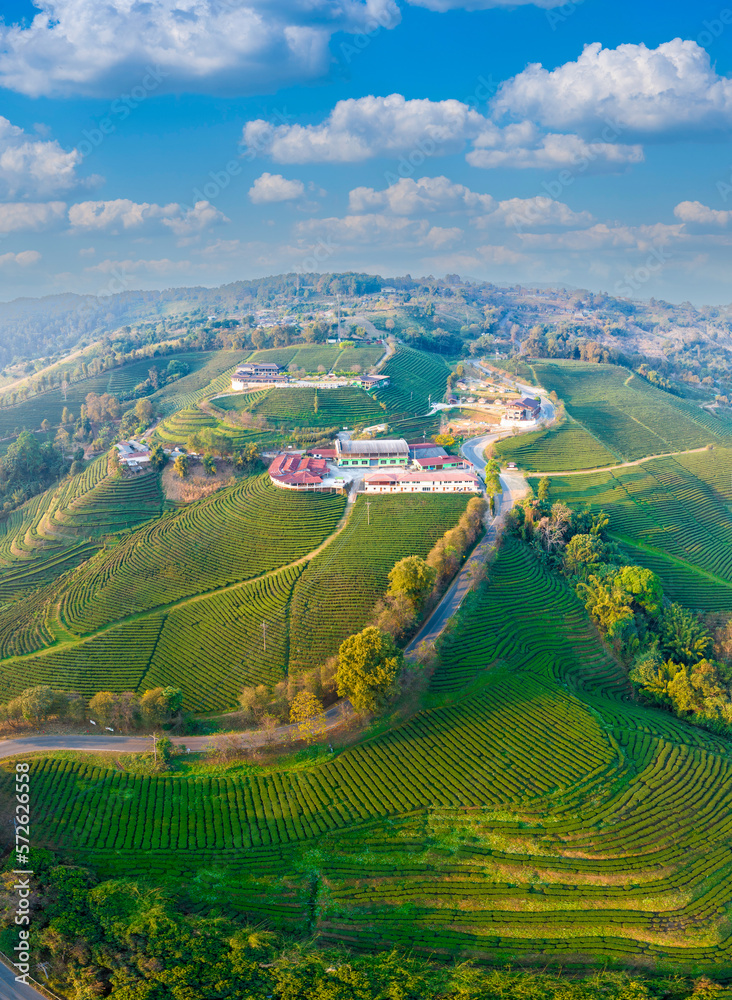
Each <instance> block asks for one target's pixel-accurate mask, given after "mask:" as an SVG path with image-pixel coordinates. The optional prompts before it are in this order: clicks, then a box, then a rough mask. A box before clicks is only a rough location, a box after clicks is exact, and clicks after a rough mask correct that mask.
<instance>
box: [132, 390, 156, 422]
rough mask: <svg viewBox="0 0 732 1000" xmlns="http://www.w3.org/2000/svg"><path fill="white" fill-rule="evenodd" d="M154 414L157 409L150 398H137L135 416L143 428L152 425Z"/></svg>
mask: <svg viewBox="0 0 732 1000" xmlns="http://www.w3.org/2000/svg"><path fill="white" fill-rule="evenodd" d="M154 414H155V409H154V407H153V405H152V403H151V402H150V400H149V399H145V398H144V397H143V398H142V399H138V400H137V402H136V403H135V416H136V417H137V419H138V421H139V422H140V425H141V426H142V427H143V428H144V427H149V426H150V424H151V423H152V419H153V416H154Z"/></svg>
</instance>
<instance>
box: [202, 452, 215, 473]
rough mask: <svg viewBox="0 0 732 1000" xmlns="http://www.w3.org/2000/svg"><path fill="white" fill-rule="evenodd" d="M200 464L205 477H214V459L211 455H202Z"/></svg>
mask: <svg viewBox="0 0 732 1000" xmlns="http://www.w3.org/2000/svg"><path fill="white" fill-rule="evenodd" d="M202 464H203V469H204V472H205V473H206V475H207V476H215V475H216V459H215V458H214V457H213V455H204V456H203V463H202Z"/></svg>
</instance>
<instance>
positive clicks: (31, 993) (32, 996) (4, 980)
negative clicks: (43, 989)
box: [0, 962, 47, 1000]
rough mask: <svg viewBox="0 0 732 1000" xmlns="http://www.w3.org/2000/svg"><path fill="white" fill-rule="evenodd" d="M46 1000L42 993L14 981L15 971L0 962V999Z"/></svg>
mask: <svg viewBox="0 0 732 1000" xmlns="http://www.w3.org/2000/svg"><path fill="white" fill-rule="evenodd" d="M39 998H40V1000H47V998H46V997H45V996H44V994H43V993H39V992H38V990H34V989H33V987H32V986H26V985H25V983H16V982H15V972H11V971H10V969H9V968H8V967H7V966H6V965H4V964H3V963H2V962H0V1000H39Z"/></svg>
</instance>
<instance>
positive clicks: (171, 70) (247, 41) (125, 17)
mask: <svg viewBox="0 0 732 1000" xmlns="http://www.w3.org/2000/svg"><path fill="white" fill-rule="evenodd" d="M34 2H35V3H36V4H37V6H38V7H39V8H40V9H41V13H39V14H38V15H37V16H36V17H35V18H33V20H32V22H31V23H30V24H28V25H25V26H24V25H0V53H1V54H0V85H2V86H4V87H8V88H10V89H11V90H17V91H19V92H20V93H23V94H27V95H29V96H31V97H39V96H42V95H45V96H48V95H70V94H81V95H90V96H94V97H100V96H103V95H105V94H106V95H107V96H109V97H113V98H118V97H119V94H120V91H127V92H128V93H129V94H130V95H131V98H132V100H133V101H137V103H139V102H140V101H141V100H144V99H145V98H146V97H147V96H149V95H150V94H151V93H154V92H156V91H162V90H167V91H178V92H179V91H181V90H188V91H191V90H194V91H197V92H214V91H225V92H230V93H237V94H243V93H266V92H268V91H272V90H275V89H277V88H279V87H283V86H287V85H291V84H294V83H300V82H303V81H306V80H312V79H316V78H318V77H322V76H325V75H326V74H327V72H328V70H329V67H330V63H331V59H332V57H331V54H330V51H329V42H330V39H331V37H332V35H333V34H335V33H336V32H347V33H360V32H364V31H369V30H373V28H374V27H378V26H382V27H386V28H393V27H396V25H397V24H398V23H399V21H400V14H399V9H398V7H397V5H396V3H395V2H394V0H290V2H287V3H282V4H271V3H269V2H267V0H241V2H239V0H147V2H134V0H113V2H110V3H100V2H99V0H34ZM136 94H138V95H139V96H136Z"/></svg>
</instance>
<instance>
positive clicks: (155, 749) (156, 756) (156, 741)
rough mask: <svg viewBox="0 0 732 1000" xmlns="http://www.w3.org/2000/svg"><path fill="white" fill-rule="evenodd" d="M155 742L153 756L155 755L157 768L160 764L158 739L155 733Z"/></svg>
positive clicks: (153, 737)
mask: <svg viewBox="0 0 732 1000" xmlns="http://www.w3.org/2000/svg"><path fill="white" fill-rule="evenodd" d="M152 741H153V754H154V755H155V766H156V767H157V764H158V738H157V736H156V735H155V733H153V734H152Z"/></svg>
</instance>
